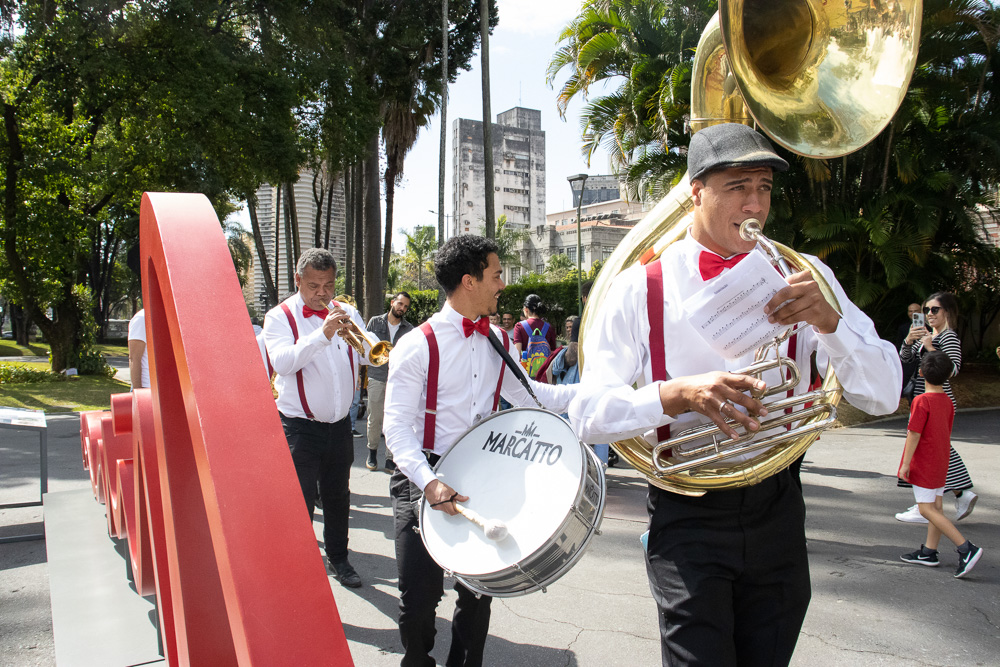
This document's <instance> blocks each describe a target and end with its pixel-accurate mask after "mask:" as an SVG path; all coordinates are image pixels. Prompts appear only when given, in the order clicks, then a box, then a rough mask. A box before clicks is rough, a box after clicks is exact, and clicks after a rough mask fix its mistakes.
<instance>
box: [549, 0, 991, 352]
mask: <svg viewBox="0 0 1000 667" xmlns="http://www.w3.org/2000/svg"><path fill="white" fill-rule="evenodd" d="M715 5H716V3H715V2H714V0H705V1H702V0H681V2H678V3H662V2H659V1H658V0H587V1H586V2H584V3H583V5H582V7H581V9H580V11H579V14H578V15H577V16H576V17H575V18H574V19H573V21H572V22H571V23H570V24H569V25H568V26H567V27H566V28H565V30H564V31H563V33H562V34H561V35H560V38H559V39H560V42H559V49H558V51H557V52H556V53H555V54H554V55H553V57H552V60H551V62H550V64H549V70H548V80H549V82H550V83H553V81H554V80H555V78H556V76H557V75H560V74H561V73H564V72H565V73H567V74H568V76H567V78H566V80H565V81H564V82H563V84H562V86H561V87H560V89H559V105H560V108H561V109H562V110H565V109H566V106H567V105H568V104H569V102H570V101H571V100H572V99H574V98H584V99H585V100H586V104H585V107H584V112H583V117H582V131H581V145H582V150H583V152H584V154H585V155H588V156H589V155H590V154H592V152H593V151H594V149H595V148H596V147H597V146H603V147H604V148H605V149H606V150H607V151H608V152H609V154H610V155H611V159H612V164H613V165H614V166H615V168H616V169H617V170H618V171H619V172H620V173H622V174H623V175H624V176H625V179H626V183H627V188H628V190H629V192H630V193H631V194H633V195H642V196H644V197H647V198H649V199H659V198H661V197H662V196H663V195H664V194H666V192H667V191H668V189H669V188H670V187H672V186H673V185H674V184H675V183H676V182H677V181H678V180H679V179H680V177H681V176H682V174H683V172H684V170H685V168H686V163H685V158H684V152H683V150H682V149H683V148H684V147H685V146H687V143H688V134H687V132H686V131H685V128H684V120H685V117H686V116H688V115H690V112H691V109H690V108H689V99H690V91H691V85H692V80H691V79H692V72H691V65H692V62H693V59H694V47H695V45H696V43H697V40H698V38H699V36H700V34H701V32H702V30H703V27H704V25H705V24H706V23H707V20H708V18H709V17H710V16H711V14H712V12H713V11H714V10H715ZM998 34H1000V11H998V10H997V9H996V8H995V7H994V6H992V5H991V4H988V3H982V2H977V1H976V0H926V1H925V2H924V4H923V22H922V32H921V35H920V51H919V56H918V58H919V60H918V63H917V67H916V70H915V71H914V73H913V78H912V81H911V82H910V86H909V89H908V90H907V93H906V96H905V99H904V100H903V103H902V104H901V106H900V108H899V110H898V111H897V113H896V115H895V117H894V118H893V120H892V122H891V123H890V125H889V126H888V127H887V128H886V129H885V130H884V131H883V132H882V133H881V134H880V135H879V136H877V137H876V138H875V139H874V140H873V141H872V142H870V143H869V144H867V145H866V146H865V147H863V148H861V149H860V150H858V151H856V152H854V153H852V154H850V155H848V156H846V157H843V158H836V159H826V160H821V159H814V158H808V157H802V156H799V155H793V154H791V153H789V152H787V151H784V150H783V149H781V148H779V149H778V152H779V153H781V154H782V156H783V157H785V158H786V159H787V160H788V162H789V163H790V165H791V169H790V170H789V171H788V172H787V173H784V174H780V175H779V177H778V178H776V179H775V189H774V192H773V193H772V198H771V215H770V218H769V219H768V221H767V234H768V236H770V237H771V238H774V239H775V240H777V241H780V242H782V243H785V244H786V245H788V246H790V247H792V248H795V249H796V250H799V251H801V252H808V253H812V254H815V255H818V256H819V257H820V258H821V259H822V260H823V261H825V262H826V263H827V264H829V265H830V267H831V268H832V269H833V270H834V273H835V274H836V275H837V277H838V279H839V280H840V282H841V283H842V284H843V286H844V289H845V290H846V292H847V295H848V297H850V298H851V300H852V301H854V302H855V303H857V304H858V305H859V306H861V307H862V308H864V309H865V310H866V312H868V313H869V314H870V315H871V316H872V318H873V319H874V320H875V323H876V325H877V326H878V327H879V330H880V331H883V332H887V331H889V330H891V329H893V328H894V327H895V322H896V320H897V319H898V317H899V314H900V313H902V312H905V309H906V304H908V303H909V302H911V301H921V300H922V299H923V297H925V296H926V295H928V294H930V293H931V292H934V291H936V290H938V289H950V290H952V291H955V292H956V293H957V295H958V297H959V299H960V301H961V302H962V304H963V307H964V306H966V305H968V307H969V308H970V309H971V310H970V312H968V313H965V314H964V316H963V317H965V318H966V319H967V321H968V327H969V331H970V334H971V339H972V341H973V343H974V344H975V345H976V346H980V345H982V344H984V342H983V336H984V333H985V331H986V328H987V327H988V326H989V325H990V324H991V323H993V322H994V321H995V318H996V317H997V316H998V313H1000V303H997V298H996V297H994V296H993V295H995V294H996V293H997V290H996V275H997V273H996V269H995V267H996V259H995V258H994V257H993V255H992V254H991V249H990V248H989V247H988V245H987V244H986V243H985V242H984V236H983V235H982V233H981V220H980V216H982V215H987V214H992V213H987V209H985V208H983V206H984V205H995V204H996V202H995V199H994V196H995V192H996V186H997V183H1000V68H998V64H1000V61H998V59H997V57H996V45H997V41H998V40H997V35H998ZM598 84H600V85H601V88H600V89H599V90H601V91H602V92H604V91H608V92H607V94H604V95H593V96H591V97H590V98H589V99H587V95H588V93H589V92H591V91H592V90H594V86H596V85H598ZM862 112H863V111H862ZM804 120H808V119H804ZM763 129H764V131H765V132H766V131H767V129H768V128H767V127H764V128H763ZM991 281H992V282H991ZM987 285H988V287H987Z"/></svg>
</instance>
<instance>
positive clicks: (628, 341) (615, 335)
mask: <svg viewBox="0 0 1000 667" xmlns="http://www.w3.org/2000/svg"><path fill="white" fill-rule="evenodd" d="M703 250H705V248H704V247H703V246H702V245H701V244H699V243H698V242H697V241H695V240H694V239H693V238H692V237H691V234H690V231H689V232H688V234H686V235H685V236H684V237H683V238H682V239H680V240H678V241H677V242H675V243H673V244H671V245H670V246H669V247H668V248H667V249H666V250H665V251H664V253H663V255H662V256H661V257H660V260H659V261H660V262H662V264H663V282H664V286H663V300H664V304H663V325H664V327H663V331H664V339H665V348H666V350H665V351H666V369H667V379H671V378H680V377H686V376H690V375H698V374H701V373H707V372H710V371H735V370H738V369H741V368H745V367H746V366H749V365H750V363H752V362H753V352H751V353H749V354H748V355H746V356H745V357H743V358H741V359H737V360H734V361H727V360H725V359H723V358H721V357H719V356H718V355H717V354H715V353H714V352H713V351H712V350H711V348H710V347H709V346H708V344H707V343H706V342H705V341H704V340H703V339H702V338H701V336H700V335H699V334H698V333H697V332H696V331H695V329H694V327H693V326H692V325H691V324H690V323H689V322H688V320H687V318H686V316H685V310H684V307H683V302H684V299H686V298H688V297H689V296H692V295H693V294H695V293H697V292H699V291H701V290H702V289H703V288H704V287H705V286H706V284H707V283H706V282H705V281H703V280H702V278H701V274H700V272H699V270H698V257H699V255H700V253H701V252H702V251H703ZM755 252H763V250H761V249H760V248H758V249H756V250H755ZM807 257H808V259H809V261H810V262H812V264H813V265H814V266H815V267H816V268H818V269H819V271H820V272H821V273H822V274H823V277H824V278H825V279H826V281H827V282H828V283H829V284H830V286H831V287H832V288H833V291H834V293H835V295H836V297H837V301H838V303H839V305H840V311H841V313H842V315H843V317H842V318H841V319H840V322H839V324H838V326H837V330H836V331H835V332H834V333H831V334H822V333H819V332H818V331H816V329H815V328H814V327H811V326H805V327H803V328H801V329H799V331H798V333H797V336H796V348H797V351H796V355H795V359H796V364H797V365H798V366H799V369H800V371H801V375H802V378H801V381H800V383H799V384H798V386H796V387H795V389H794V392H795V393H796V394H801V393H803V392H805V391H807V390H808V387H809V380H810V377H809V356H810V354H811V353H812V352H813V351H815V352H816V353H817V356H816V365H817V368H818V369H819V370H820V373H824V372H825V371H826V368H827V363H828V362H830V363H832V364H833V369H834V371H835V372H836V374H837V378H838V379H839V380H840V382H841V384H842V385H843V387H844V397H845V398H846V399H847V401H848V402H850V403H851V404H852V405H854V406H856V407H858V408H860V409H861V410H864V411H865V412H868V413H870V414H876V415H877V414H887V413H890V412H893V411H894V410H895V409H896V407H897V405H898V404H899V387H900V385H901V384H902V369H901V367H900V364H899V355H898V354H896V351H895V348H894V346H893V345H892V344H891V343H889V342H887V341H884V340H882V339H880V338H879V336H878V334H877V333H876V332H875V327H874V325H873V324H872V321H871V320H870V319H869V318H868V316H867V315H865V314H864V312H862V311H861V310H860V309H859V308H858V307H857V306H855V305H854V304H853V303H851V301H850V300H849V299H848V298H847V295H846V294H845V292H844V290H843V288H842V287H841V286H840V283H839V282H837V279H836V278H835V277H834V275H833V271H831V270H830V268H829V267H828V266H826V265H825V264H823V263H822V262H820V261H819V260H818V259H817V258H815V257H812V256H807ZM725 270H728V269H725ZM712 280H718V278H713V279H712ZM709 282H711V281H709ZM593 321H596V322H597V327H596V328H595V329H594V330H592V331H589V332H587V337H586V338H585V340H584V343H583V351H584V365H583V376H582V378H581V385H580V391H579V392H578V394H577V396H576V398H575V399H574V400H573V402H572V403H571V404H570V408H569V417H570V422H571V423H572V424H573V426H574V428H575V429H576V431H577V433H578V434H579V435H580V437H581V439H582V440H583V441H584V442H594V443H600V442H608V441H609V440H610V441H616V440H622V439H625V438H630V437H635V436H639V435H642V436H644V437H645V438H646V439H647V440H648V441H649V442H650V443H655V442H656V437H655V429H656V427H658V426H661V425H665V424H671V423H675V424H676V426H673V427H672V428H673V429H675V430H674V431H673V433H674V434H676V433H677V432H678V431H679V430H682V429H684V428H688V427H691V426H695V425H698V424H700V423H705V422H708V418H706V417H704V416H702V415H700V414H697V413H694V412H689V413H685V414H682V415H679V416H677V417H670V416H667V415H664V414H663V408H662V406H661V403H660V397H659V384H660V383H659V382H653V381H652V367H651V365H650V354H649V317H648V311H647V304H646V269H645V267H644V266H636V267H633V268H630V269H628V270H626V271H625V272H623V273H622V274H621V275H620V276H618V278H616V279H615V281H614V283H613V284H612V286H611V289H610V290H609V292H608V295H607V297H606V298H605V299H604V302H603V304H602V307H601V311H600V312H599V314H598V316H597V317H596V318H594V320H593ZM787 348H788V342H787V341H786V342H785V343H783V344H782V353H783V354H785V355H786V356H787V353H788V350H787ZM762 379H763V380H764V381H765V382H766V383H767V384H768V386H775V385H776V384H779V383H780V382H781V377H780V374H779V371H777V370H775V371H769V372H767V373H765V374H764V375H763V377H762ZM633 384H636V385H637V386H638V389H633ZM771 400H773V399H771ZM692 446H694V445H692ZM758 454H759V452H755V453H754V454H753V455H754V456H756V455H758Z"/></svg>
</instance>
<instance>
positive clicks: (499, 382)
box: [493, 329, 508, 412]
mask: <svg viewBox="0 0 1000 667" xmlns="http://www.w3.org/2000/svg"><path fill="white" fill-rule="evenodd" d="M500 332H501V333H502V334H503V346H504V349H507V344H508V343H507V332H506V331H504V330H503V329H501V330H500ZM501 387H503V357H501V358H500V375H499V376H497V390H496V393H495V394H494V395H493V412H496V411H497V408H499V407H500V388H501Z"/></svg>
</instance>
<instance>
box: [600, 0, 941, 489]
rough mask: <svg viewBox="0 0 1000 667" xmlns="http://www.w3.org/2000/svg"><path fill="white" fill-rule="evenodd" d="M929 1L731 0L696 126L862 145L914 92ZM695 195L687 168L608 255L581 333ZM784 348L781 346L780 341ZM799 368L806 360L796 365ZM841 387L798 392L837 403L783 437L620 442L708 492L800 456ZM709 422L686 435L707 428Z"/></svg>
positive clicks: (672, 230) (657, 249) (653, 470)
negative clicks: (687, 443)
mask: <svg viewBox="0 0 1000 667" xmlns="http://www.w3.org/2000/svg"><path fill="white" fill-rule="evenodd" d="M921 12H922V1H921V0H901V1H896V2H893V1H890V2H880V1H879V0H865V1H864V2H860V1H859V0H768V1H766V2H765V1H763V0H720V2H719V11H718V13H717V14H716V15H715V16H714V17H712V19H711V21H709V24H708V26H707V27H706V28H705V31H704V32H703V33H702V36H701V40H700V42H699V44H698V50H697V52H696V54H695V61H694V66H693V72H692V83H691V120H690V125H691V130H692V132H697V131H699V130H701V129H702V128H704V127H707V126H708V125H713V124H717V123H744V124H747V125H753V124H756V125H757V126H758V127H759V129H761V130H762V131H763V132H765V133H766V134H767V135H768V136H769V137H770V138H771V139H772V140H774V141H775V142H776V143H778V144H780V145H781V146H784V147H785V148H787V149H788V150H790V151H792V152H794V153H797V154H799V155H803V156H805V157H812V158H833V157H839V156H843V155H847V154H849V153H852V152H854V151H856V150H858V149H859V148H861V147H863V146H864V145H865V144H867V143H868V142H870V141H871V140H872V139H874V138H875V137H876V136H877V135H878V134H879V133H880V132H881V131H882V130H883V129H884V128H885V127H886V126H887V125H888V123H889V122H890V121H891V120H892V117H893V116H894V115H895V113H896V110H897V109H898V108H899V105H900V103H901V102H902V100H903V97H904V95H905V94H906V89H907V86H908V85H909V81H910V76H911V75H912V73H913V67H914V64H915V62H916V57H917V47H918V42H919V35H920V21H921ZM692 207H693V202H692V199H691V185H690V182H689V179H688V177H687V175H685V176H684V177H683V178H682V179H681V181H680V182H679V183H678V184H677V185H676V186H675V187H674V188H673V189H672V190H671V191H670V192H669V193H668V194H667V196H666V197H664V198H663V200H661V201H660V202H659V203H658V204H657V205H656V206H655V207H654V208H653V209H652V210H651V211H650V212H649V213H648V214H647V215H646V216H645V217H644V218H643V219H642V220H641V221H640V222H639V223H638V224H636V226H635V227H634V228H633V229H632V231H631V232H629V234H628V235H627V236H626V237H625V238H624V239H623V240H622V242H621V243H620V244H619V245H618V247H617V248H616V250H615V251H614V253H612V255H611V257H610V258H608V260H607V261H606V262H605V264H604V267H603V268H602V270H601V273H600V274H599V276H598V278H597V280H596V282H595V284H594V287H593V289H592V290H591V294H590V299H589V301H588V303H587V309H586V310H585V311H584V314H583V322H582V325H581V326H582V333H581V336H583V337H586V336H587V333H588V332H589V331H590V329H591V327H592V325H593V321H592V320H593V318H595V317H596V316H597V313H598V312H599V311H600V307H601V304H602V302H603V301H604V298H605V296H606V295H607V291H608V288H609V287H610V285H611V282H612V281H613V280H614V278H615V277H616V276H617V275H618V274H619V273H621V272H622V271H624V270H625V269H627V268H629V267H631V266H634V265H635V264H637V263H640V262H649V261H653V260H655V259H657V258H659V256H660V254H661V253H662V252H663V251H664V249H666V247H667V246H669V245H670V244H671V243H673V242H674V241H676V240H677V239H679V238H681V237H682V236H683V235H684V233H685V232H686V230H687V228H688V226H689V225H690V223H691V219H690V211H691V209H692ZM747 233H756V236H754V238H756V239H757V241H758V243H760V244H762V245H764V243H765V242H767V244H769V245H772V247H773V248H775V252H776V253H777V254H778V257H772V261H773V262H778V261H782V262H785V263H786V264H788V265H789V270H797V271H800V270H805V269H808V270H809V271H811V272H812V274H813V278H814V279H815V280H816V282H817V283H818V284H819V285H820V289H821V290H822V292H823V294H824V296H825V297H826V299H827V300H828V301H829V302H830V303H831V304H832V305H833V306H834V307H835V308H837V309H838V310H839V305H838V304H837V300H836V297H835V296H834V294H833V290H832V289H831V288H830V286H829V285H828V284H827V282H826V280H825V279H824V278H823V276H822V274H821V273H820V272H819V271H818V270H817V269H816V268H815V267H814V266H812V265H811V264H810V262H809V261H808V260H807V259H806V258H805V257H803V256H802V255H799V254H798V253H796V252H795V251H794V250H791V249H789V248H787V247H785V246H782V245H780V244H776V243H775V244H771V242H769V241H767V239H766V238H765V237H764V236H763V235H762V234H760V233H759V229H758V231H757V232H749V231H748V232H747ZM765 250H766V247H765ZM779 342H780V341H779ZM773 349H774V350H776V351H777V350H778V349H779V348H778V345H777V344H773ZM763 356H766V350H763V348H762V350H758V354H757V357H758V358H759V360H763V359H762V357H763ZM775 356H776V359H774V360H772V362H773V363H775V364H779V365H780V366H781V367H782V368H788V364H791V366H794V363H793V362H791V360H790V359H787V358H784V357H782V356H781V355H780V354H778V353H777V352H776V355H775ZM582 363H584V360H583V359H582V358H581V364H582ZM756 365H757V364H756V363H755V364H754V366H756ZM768 367H769V368H770V367H773V366H772V365H769V366H768ZM749 370H750V371H751V372H762V371H760V370H754V367H751V369H749ZM789 370H791V369H789ZM797 376H798V370H797V368H796V369H795V370H794V372H793V377H797ZM842 393H843V389H842V387H841V386H840V383H839V382H838V381H837V378H836V375H835V374H834V372H833V368H832V367H828V368H827V369H826V372H825V373H824V382H823V386H822V387H821V388H820V390H819V391H816V392H813V393H811V394H809V395H806V396H805V398H804V399H803V396H798V397H796V398H797V399H803V400H802V401H800V402H805V401H811V402H812V403H813V404H814V405H819V406H827V407H826V408H823V409H819V410H815V411H814V413H813V414H804V413H801V412H799V413H796V414H795V417H794V419H789V420H788V421H789V422H797V423H796V424H794V425H792V426H790V428H791V429H792V430H791V431H788V432H787V433H784V434H781V437H774V436H773V433H772V434H771V435H767V434H764V431H765V430H768V429H767V428H762V429H761V435H762V436H764V437H767V438H769V440H768V441H767V442H766V443H763V444H761V443H760V442H759V441H757V440H756V438H757V437H758V436H756V435H754V436H746V435H745V436H741V437H740V438H738V439H737V440H736V441H735V442H734V441H730V440H727V441H725V442H720V441H719V438H718V437H715V438H712V439H713V442H712V443H710V444H709V445H707V446H706V447H702V448H698V449H697V450H696V451H695V452H692V451H690V450H688V451H686V452H685V453H684V454H681V455H677V454H675V452H676V450H678V449H680V448H679V447H677V446H676V445H677V442H676V441H675V440H671V441H667V443H660V444H659V445H657V446H656V447H655V448H654V446H652V445H650V444H649V443H648V442H647V441H646V440H645V439H644V438H641V437H637V438H630V439H628V440H621V441H618V442H615V443H612V445H613V447H614V448H615V450H616V451H617V452H618V453H619V454H620V455H621V456H622V458H624V459H625V460H626V461H628V462H629V464H630V465H632V466H633V467H635V468H636V469H637V470H639V471H640V472H642V473H643V474H644V475H645V476H646V478H647V479H648V480H649V482H650V483H651V484H653V485H655V486H657V487H660V488H662V489H665V490H667V491H673V492H675V493H681V494H685V495H701V494H703V493H705V492H706V491H709V490H713V489H729V488H737V487H741V486H747V485H750V484H754V483H756V482H758V481H760V480H761V479H764V478H766V477H769V476H770V475H773V474H775V473H777V472H779V471H781V470H783V469H784V468H786V467H787V466H788V465H789V464H790V463H791V462H792V461H794V460H795V459H796V458H798V457H799V456H801V454H802V453H803V452H804V451H805V450H806V448H808V447H809V445H810V444H812V442H813V441H814V440H815V439H816V438H817V437H818V436H819V433H820V430H821V429H822V428H825V426H826V425H828V424H829V423H830V422H832V421H833V418H832V415H833V414H835V408H836V405H837V403H838V402H839V401H840V397H841V395H842ZM784 407H785V405H784V404H780V403H772V404H769V405H768V409H769V412H772V413H774V412H776V411H777V412H783V411H784ZM813 426H815V428H813ZM708 427H711V428H714V425H711V424H710V425H708ZM708 427H705V428H706V429H707V428H708ZM698 428H699V429H700V428H703V427H698ZM693 430H696V429H692V431H693ZM706 433H707V431H706V432H699V433H697V434H694V435H692V434H691V433H688V434H686V435H684V436H682V437H690V438H691V439H695V438H698V439H702V440H704V439H705V437H706ZM708 437H711V435H709V436H708ZM748 445H749V446H748ZM764 447H766V448H767V449H763V448H764ZM755 450H759V451H761V453H759V454H757V455H754V456H752V458H749V459H747V460H744V461H738V462H734V461H732V460H731V459H730V460H726V459H729V457H732V456H733V454H734V453H741V452H752V451H755Z"/></svg>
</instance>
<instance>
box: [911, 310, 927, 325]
mask: <svg viewBox="0 0 1000 667" xmlns="http://www.w3.org/2000/svg"><path fill="white" fill-rule="evenodd" d="M911 317H912V318H913V326H915V327H922V326H926V324H925V322H924V314H923V313H913V315H911Z"/></svg>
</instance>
